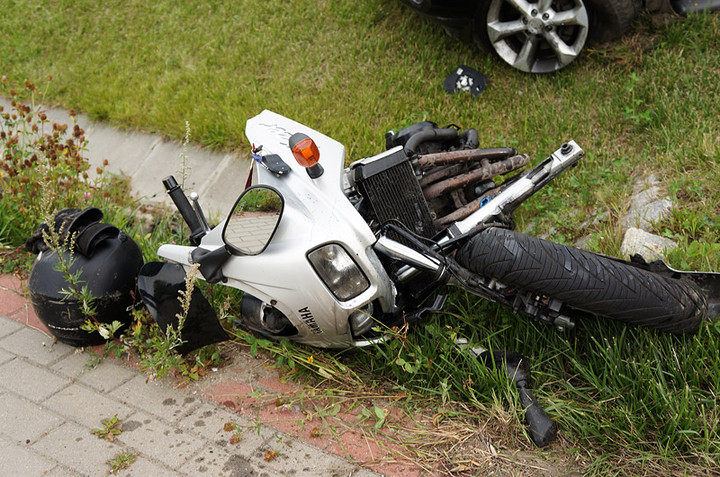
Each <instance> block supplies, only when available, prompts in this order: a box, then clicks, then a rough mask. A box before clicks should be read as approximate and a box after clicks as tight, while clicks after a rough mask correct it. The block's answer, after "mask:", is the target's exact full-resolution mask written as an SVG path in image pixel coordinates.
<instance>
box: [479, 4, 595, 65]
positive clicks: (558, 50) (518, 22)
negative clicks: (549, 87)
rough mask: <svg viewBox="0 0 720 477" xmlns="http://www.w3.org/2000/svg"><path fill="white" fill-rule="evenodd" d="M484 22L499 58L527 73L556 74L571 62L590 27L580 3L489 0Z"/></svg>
mask: <svg viewBox="0 0 720 477" xmlns="http://www.w3.org/2000/svg"><path fill="white" fill-rule="evenodd" d="M486 22H487V31H488V38H489V39H490V43H491V44H492V46H493V48H494V49H495V52H496V53H497V54H498V56H499V57H500V58H502V59H503V60H504V61H505V62H507V63H508V64H510V65H511V66H512V67H514V68H517V69H519V70H521V71H525V72H528V73H548V72H552V71H557V70H559V69H560V68H562V67H564V66H566V65H568V64H569V63H570V62H572V61H573V60H574V59H575V58H576V57H577V56H578V55H579V54H580V51H581V50H582V48H583V47H584V46H585V40H586V39H587V34H588V28H589V24H590V22H589V19H588V13H587V8H586V7H585V4H584V1H583V0H566V1H562V2H560V1H551V0H536V1H532V0H530V1H516V0H491V3H490V6H489V8H488V12H487V18H486Z"/></svg>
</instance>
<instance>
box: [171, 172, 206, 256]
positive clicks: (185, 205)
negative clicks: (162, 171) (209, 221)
mask: <svg viewBox="0 0 720 477" xmlns="http://www.w3.org/2000/svg"><path fill="white" fill-rule="evenodd" d="M162 182H163V186H165V190H167V192H168V195H169V196H170V198H171V199H172V201H173V202H174V203H175V207H177V209H178V211H179V212H180V215H182V218H183V220H185V223H186V224H187V225H188V227H190V242H191V243H192V244H193V245H199V244H200V239H201V238H203V236H204V235H205V229H204V227H203V226H202V224H201V223H200V220H199V219H198V217H197V214H195V210H193V208H192V206H191V205H190V202H189V201H188V199H187V197H186V196H185V192H183V190H182V187H180V185H179V184H178V183H177V181H176V180H175V178H174V177H173V176H167V177H166V178H165V179H163V181H162Z"/></svg>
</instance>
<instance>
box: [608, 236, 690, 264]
mask: <svg viewBox="0 0 720 477" xmlns="http://www.w3.org/2000/svg"><path fill="white" fill-rule="evenodd" d="M675 247H677V244H676V243H675V242H673V241H672V240H670V239H669V238H665V237H660V236H659V235H653V234H651V233H648V232H645V231H644V230H641V229H638V228H635V227H631V228H629V229H628V230H627V231H626V232H625V237H624V238H623V242H622V245H620V253H621V254H622V256H623V258H630V257H631V256H632V255H635V254H636V253H637V254H640V256H642V257H643V258H644V259H645V260H646V261H648V262H652V261H653V260H659V259H662V258H664V255H665V252H666V251H668V250H672V249H673V248H675Z"/></svg>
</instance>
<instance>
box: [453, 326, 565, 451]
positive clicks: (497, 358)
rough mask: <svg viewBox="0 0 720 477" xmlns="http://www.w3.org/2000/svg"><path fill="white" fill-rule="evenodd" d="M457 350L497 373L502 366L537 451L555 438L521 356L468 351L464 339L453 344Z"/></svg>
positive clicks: (524, 360)
mask: <svg viewBox="0 0 720 477" xmlns="http://www.w3.org/2000/svg"><path fill="white" fill-rule="evenodd" d="M455 344H456V345H458V346H459V347H460V349H468V350H469V351H470V352H471V353H472V354H473V355H474V356H475V358H476V359H477V360H478V361H480V362H481V363H483V364H485V365H486V366H488V367H489V368H492V369H497V368H499V367H500V366H501V365H502V366H503V368H504V369H505V372H507V374H508V376H510V377H511V378H512V379H513V381H515V385H516V386H517V390H518V393H519V394H520V403H521V404H522V406H523V408H524V409H525V420H526V421H527V423H528V425H529V426H530V438H531V439H532V441H533V442H534V443H535V445H536V446H538V447H545V446H546V445H548V444H549V443H550V442H552V441H553V440H554V439H555V437H556V436H557V431H558V427H557V424H556V423H555V422H554V421H553V420H552V419H550V417H549V416H548V415H547V413H546V412H545V411H544V410H543V408H542V407H541V406H540V404H539V403H538V402H537V399H535V396H533V394H532V392H531V391H530V389H529V385H530V366H529V365H528V359H527V358H526V357H525V356H523V355H521V354H520V353H515V352H511V351H492V352H490V351H488V350H487V349H485V348H482V347H479V346H478V347H475V348H470V347H469V345H468V342H467V340H466V339H464V338H458V339H457V340H455Z"/></svg>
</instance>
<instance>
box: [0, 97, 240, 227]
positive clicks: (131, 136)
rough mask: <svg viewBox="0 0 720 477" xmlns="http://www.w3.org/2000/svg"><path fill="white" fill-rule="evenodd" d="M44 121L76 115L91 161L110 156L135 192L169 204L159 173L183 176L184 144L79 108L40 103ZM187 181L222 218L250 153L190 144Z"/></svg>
mask: <svg viewBox="0 0 720 477" xmlns="http://www.w3.org/2000/svg"><path fill="white" fill-rule="evenodd" d="M0 106H3V108H4V109H5V111H9V110H10V108H11V107H12V106H11V104H10V100H9V99H7V98H5V97H0ZM41 109H42V110H43V111H45V113H46V114H47V117H48V121H49V122H50V123H51V124H52V123H58V124H67V125H69V126H71V127H72V125H73V124H74V122H75V121H77V124H78V125H79V126H80V127H81V128H82V129H83V130H84V131H85V138H86V139H87V140H88V149H87V151H86V157H87V159H88V161H89V162H90V164H91V165H92V166H93V167H101V166H103V161H105V160H107V161H108V162H109V164H108V166H107V167H106V170H107V171H109V172H111V173H113V174H118V175H122V176H125V177H128V178H129V179H130V187H131V190H132V193H133V195H134V196H135V197H136V198H138V199H141V201H142V202H144V203H148V204H152V205H160V204H163V205H170V204H172V202H171V201H170V198H169V197H168V195H167V194H166V193H165V189H164V188H163V186H162V179H163V178H165V177H167V176H169V175H175V177H176V179H177V180H178V182H180V181H181V173H180V172H178V171H179V170H180V169H181V164H182V161H181V157H182V156H183V152H184V148H183V144H182V143H181V142H178V141H173V140H168V139H167V138H163V137H162V136H159V135H156V134H149V133H143V132H126V131H120V130H117V129H114V128H112V127H110V126H108V125H107V124H105V123H102V122H98V121H93V120H91V119H90V118H89V117H87V116H85V115H83V114H78V115H77V116H75V117H74V118H73V117H72V116H70V114H69V113H68V112H67V111H65V110H62V109H57V108H51V107H41ZM185 157H186V158H187V160H186V170H187V171H189V173H188V174H187V176H188V177H187V179H188V181H187V182H186V184H185V191H186V192H187V193H188V194H189V193H190V192H192V191H196V192H197V193H198V194H199V195H200V203H201V205H202V206H203V209H205V212H206V214H207V215H208V218H210V217H214V218H224V217H225V215H226V214H227V213H228V212H229V211H230V208H231V207H232V205H233V204H234V203H235V199H237V196H238V195H240V192H242V190H243V188H244V187H245V179H246V178H247V175H248V172H249V169H250V164H251V162H250V161H251V159H250V155H249V153H248V154H246V153H225V152H214V151H208V150H206V149H202V148H200V147H198V146H196V145H189V146H188V148H187V152H186V154H185Z"/></svg>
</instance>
